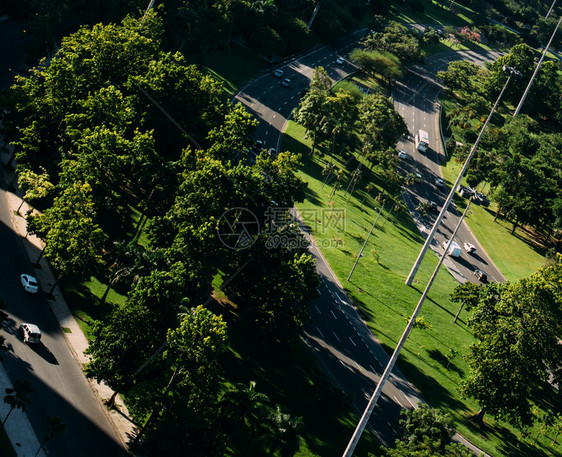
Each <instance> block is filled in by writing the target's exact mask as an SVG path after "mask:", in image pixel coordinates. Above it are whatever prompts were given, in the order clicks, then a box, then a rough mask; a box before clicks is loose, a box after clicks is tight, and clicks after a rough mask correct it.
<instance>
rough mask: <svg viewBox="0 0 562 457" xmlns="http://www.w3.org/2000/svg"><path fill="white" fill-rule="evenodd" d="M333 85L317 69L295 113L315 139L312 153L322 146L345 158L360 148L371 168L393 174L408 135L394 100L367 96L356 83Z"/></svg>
mask: <svg viewBox="0 0 562 457" xmlns="http://www.w3.org/2000/svg"><path fill="white" fill-rule="evenodd" d="M331 86H332V81H331V80H330V78H329V77H328V75H327V73H326V71H325V70H324V69H323V68H322V67H319V68H316V69H315V70H314V74H313V77H312V80H311V83H310V87H309V89H308V91H307V93H306V94H305V95H304V96H303V97H302V98H301V101H300V104H299V106H298V107H297V108H295V110H294V111H293V117H294V119H295V121H296V122H298V123H299V124H301V125H302V126H303V127H305V129H306V131H307V135H309V136H311V137H312V150H311V154H313V153H314V151H315V149H316V146H317V144H320V143H322V144H325V145H327V147H326V148H325V150H326V151H329V152H330V153H331V154H333V155H336V156H340V157H342V158H347V157H348V155H349V154H350V153H351V152H352V151H354V150H356V149H360V150H361V154H362V155H363V156H364V157H365V158H366V159H367V161H369V162H370V163H371V167H372V166H374V165H380V166H381V168H382V169H383V170H386V171H387V172H388V173H392V171H394V168H395V165H396V162H395V160H396V159H395V157H394V156H395V153H394V147H395V145H396V142H397V141H398V138H400V136H402V135H405V134H406V133H407V127H406V123H405V122H404V119H403V118H402V116H400V115H399V114H398V113H397V112H396V110H395V109H394V106H393V104H392V101H391V100H390V99H389V98H387V97H385V96H383V95H380V94H370V95H365V94H363V93H362V92H360V91H359V90H357V87H356V86H354V85H352V84H350V85H342V86H340V87H338V88H335V90H331ZM393 181H394V182H396V181H397V178H396V179H394V180H393Z"/></svg>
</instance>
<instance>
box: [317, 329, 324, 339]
mask: <svg viewBox="0 0 562 457" xmlns="http://www.w3.org/2000/svg"><path fill="white" fill-rule="evenodd" d="M316 330H318V333H320V335H322V338H324V334H323V333H322V332H321V331H320V329H319V328H318V327H316Z"/></svg>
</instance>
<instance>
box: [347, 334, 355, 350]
mask: <svg viewBox="0 0 562 457" xmlns="http://www.w3.org/2000/svg"><path fill="white" fill-rule="evenodd" d="M348 338H349V341H351V342H352V343H353V346H355V347H357V345H356V344H355V341H353V340H352V339H351V337H350V336H348Z"/></svg>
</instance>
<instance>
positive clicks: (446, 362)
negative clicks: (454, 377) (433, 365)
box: [427, 349, 464, 378]
mask: <svg viewBox="0 0 562 457" xmlns="http://www.w3.org/2000/svg"><path fill="white" fill-rule="evenodd" d="M427 354H428V355H429V357H430V358H431V359H432V360H435V361H436V362H437V363H439V364H440V365H441V366H442V367H443V368H445V369H446V370H450V371H453V372H455V373H457V374H458V375H459V376H460V377H461V378H462V377H463V376H464V371H463V370H461V369H460V368H459V367H458V366H457V365H455V363H454V362H453V361H451V360H450V359H448V358H447V357H446V356H445V354H443V353H442V352H441V351H440V350H438V349H430V350H429V351H427Z"/></svg>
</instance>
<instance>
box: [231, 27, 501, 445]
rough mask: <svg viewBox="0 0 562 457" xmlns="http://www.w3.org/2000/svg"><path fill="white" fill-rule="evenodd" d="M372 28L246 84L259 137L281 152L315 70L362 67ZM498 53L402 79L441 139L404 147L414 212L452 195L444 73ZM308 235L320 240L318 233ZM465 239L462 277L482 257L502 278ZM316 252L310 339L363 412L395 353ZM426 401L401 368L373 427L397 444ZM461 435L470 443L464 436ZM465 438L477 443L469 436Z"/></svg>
mask: <svg viewBox="0 0 562 457" xmlns="http://www.w3.org/2000/svg"><path fill="white" fill-rule="evenodd" d="M364 33H365V31H360V32H356V33H355V34H353V35H351V36H349V37H346V38H344V39H342V40H340V41H339V42H337V43H334V44H332V45H328V46H324V47H322V48H320V49H316V50H314V51H312V52H310V53H308V54H306V55H304V56H303V57H300V58H298V59H296V60H294V61H292V62H290V63H287V64H286V65H283V66H281V67H279V69H281V70H282V71H283V75H282V76H281V77H275V76H274V74H273V73H268V74H265V75H263V76H261V77H259V78H257V79H255V80H253V81H252V82H250V83H249V84H248V85H246V86H245V87H244V88H243V89H242V90H241V91H240V93H238V94H237V95H236V97H235V100H237V101H240V102H242V103H243V104H244V105H245V106H246V108H247V109H248V110H249V111H250V112H252V113H254V114H255V116H256V117H257V119H258V120H259V126H258V128H257V132H256V139H259V140H261V141H263V143H264V146H265V147H266V148H275V149H277V150H279V144H280V140H281V134H282V132H283V129H284V127H285V124H286V122H287V120H288V119H289V117H290V114H291V111H292V110H293V108H294V107H296V106H297V104H298V102H299V99H300V94H301V93H302V91H303V90H305V89H306V88H307V87H308V84H309V82H310V79H311V77H312V71H313V69H314V68H315V67H317V66H323V67H324V68H325V69H326V70H327V72H328V75H329V76H330V77H331V78H332V79H333V80H334V82H336V81H337V80H339V79H342V78H345V77H346V76H348V75H349V74H351V73H353V72H354V71H356V69H355V68H354V66H353V65H352V64H351V63H350V62H349V61H348V60H346V57H347V54H348V53H349V52H350V51H351V50H352V49H353V48H355V47H356V46H357V43H358V41H359V40H360V39H361V37H362V36H363V34H364ZM492 57H493V56H492V55H489V56H484V57H480V56H478V55H476V54H474V55H471V53H453V54H452V55H450V56H438V57H435V58H430V59H428V65H427V67H425V68H423V67H416V68H414V69H413V70H412V71H410V72H408V75H407V77H406V79H405V80H404V81H402V82H400V83H399V84H398V85H397V90H396V93H395V103H396V107H397V109H398V110H399V112H400V114H402V115H403V116H404V118H405V120H406V122H407V124H408V126H409V128H410V130H411V131H414V130H415V129H419V128H423V129H424V130H426V131H428V132H429V134H430V138H433V141H432V150H431V151H430V152H429V154H426V155H425V156H421V155H420V154H418V153H417V152H416V151H414V147H413V142H412V141H409V142H405V143H404V144H401V145H399V148H400V149H405V150H406V151H407V153H408V157H407V159H406V160H405V161H404V162H403V163H402V164H401V167H402V168H403V171H404V172H405V173H406V172H408V171H419V172H420V173H421V174H422V177H423V180H422V182H421V183H420V184H418V185H416V186H415V188H414V189H412V190H411V191H408V192H407V194H406V195H405V196H404V197H405V199H406V201H407V202H408V206H409V208H410V210H413V211H414V212H415V209H414V208H415V206H417V199H418V198H424V199H427V200H429V201H432V200H434V201H436V202H437V203H438V204H439V203H442V202H443V201H444V200H445V197H446V194H445V188H439V187H437V186H435V185H434V184H433V183H434V178H435V177H436V176H440V174H439V163H440V157H439V154H443V152H442V151H441V149H440V143H437V142H436V139H437V138H438V136H437V135H438V132H439V131H438V130H437V129H438V124H437V114H436V111H435V108H436V98H437V95H438V93H439V91H440V90H441V89H442V88H441V86H440V84H439V82H438V81H437V80H436V77H435V74H436V72H437V71H439V70H441V69H446V66H447V64H448V61H449V60H452V59H455V58H457V59H458V58H470V59H474V60H476V61H478V62H483V61H485V60H490V59H491V58H492ZM338 58H343V59H344V63H343V65H341V64H338V63H337V62H336V60H337V59H338ZM284 78H289V79H290V83H289V86H288V87H283V86H282V85H281V81H283V79H284ZM417 194H419V196H418V195H417ZM451 210H452V212H451V211H450V213H449V214H448V215H447V216H446V218H445V224H444V226H443V228H442V229H440V235H439V236H438V237H437V240H436V243H441V242H442V240H443V239H445V237H446V235H447V233H451V232H452V229H453V227H454V225H455V224H456V222H455V221H456V219H457V218H458V216H459V215H458V213H457V212H456V211H455V210H454V208H451ZM414 216H416V215H415V214H414ZM433 219H434V215H431V214H430V215H428V216H427V217H426V218H425V219H424V218H417V220H418V222H419V227H420V230H422V232H423V231H427V230H428V228H429V227H430V224H431V223H432V222H433ZM305 232H306V230H305ZM307 237H308V238H309V239H310V240H311V241H312V238H310V236H308V235H307ZM457 239H458V240H462V241H463V242H464V241H469V242H471V243H472V244H474V245H475V246H477V253H476V255H473V256H471V257H470V258H467V254H466V253H464V252H463V254H462V256H461V258H459V259H458V260H457V261H456V262H454V263H453V262H451V261H450V260H449V259H448V260H447V262H446V265H447V266H448V267H449V268H450V269H452V270H453V271H452V272H453V274H454V275H455V276H456V277H457V278H458V279H459V280H461V281H462V279H463V276H462V274H460V273H459V274H457V272H456V270H457V269H461V271H463V272H464V275H465V276H466V277H468V278H469V279H470V280H474V275H473V274H468V273H467V272H468V271H472V270H471V269H472V268H473V265H474V264H475V260H479V263H478V265H479V266H480V267H481V268H480V269H482V270H485V271H486V272H487V273H488V276H489V278H490V279H491V280H501V279H502V277H501V274H500V273H499V271H497V270H494V269H493V264H492V262H491V261H490V260H489V259H488V258H487V256H486V255H485V253H484V251H483V250H482V249H481V248H480V246H479V244H478V243H477V241H476V240H475V239H474V237H472V236H471V234H470V232H469V231H468V229H467V228H466V226H463V227H462V228H461V230H460V231H459V234H458V235H457ZM460 244H461V245H462V243H460ZM437 251H438V249H437ZM311 253H312V255H313V256H314V257H315V258H316V259H317V268H318V272H319V273H320V275H321V286H320V288H319V290H318V292H319V298H318V299H316V300H315V301H314V302H312V303H311V307H310V309H311V322H310V323H309V325H307V327H306V338H307V343H308V345H309V346H310V347H311V349H312V350H313V351H314V352H315V353H316V354H317V356H318V360H319V361H320V363H321V364H322V365H323V366H324V368H325V369H326V371H327V373H329V375H330V376H331V378H332V380H333V381H334V382H335V383H336V384H337V385H338V386H339V387H340V388H341V390H342V391H343V392H345V393H346V394H347V395H348V397H349V398H350V400H351V401H352V403H353V405H354V406H355V408H356V409H357V411H358V412H359V413H362V412H363V410H364V409H365V407H366V405H367V403H368V400H369V398H370V396H371V395H372V393H373V391H374V388H375V386H376V383H377V382H378V380H379V378H380V376H381V375H382V373H383V371H384V368H385V366H386V364H387V363H388V360H389V355H388V354H387V353H386V352H385V351H384V349H383V348H382V346H380V344H378V342H377V341H376V339H375V338H374V336H373V334H372V332H371V330H370V329H369V328H368V326H367V325H366V324H365V322H364V321H363V320H362V319H361V317H360V316H359V314H358V313H357V310H356V309H355V308H354V306H353V305H352V304H351V303H350V301H349V300H348V299H347V297H346V295H345V293H344V292H343V287H341V285H340V284H339V282H338V280H337V278H336V276H335V275H334V273H333V272H332V271H331V270H330V267H329V265H328V264H327V262H326V261H325V259H324V258H323V256H322V254H321V252H320V250H319V249H318V248H317V247H316V246H314V245H312V247H311ZM463 266H464V267H465V268H464V270H462V267H463ZM422 401H423V400H422V398H421V397H420V395H419V393H418V392H417V391H416V390H415V388H414V387H413V386H412V384H410V383H409V382H408V380H407V379H406V378H405V377H404V376H403V375H402V373H401V372H400V370H399V369H398V368H397V367H395V368H394V370H393V372H392V375H391V377H390V379H389V382H387V384H386V385H385V388H384V389H383V394H382V396H381V399H380V400H379V402H378V404H377V406H376V408H375V410H374V412H373V415H372V416H371V419H370V421H369V428H370V429H371V430H372V431H373V432H374V433H375V434H376V435H377V436H378V438H379V439H380V440H381V441H382V442H384V443H387V444H390V443H392V442H393V440H394V437H395V435H396V430H395V426H396V423H397V420H398V418H399V414H400V410H401V409H402V408H412V407H415V405H416V404H417V403H418V402H422ZM458 438H459V440H461V441H462V437H458ZM463 442H464V443H465V444H467V445H469V443H468V442H466V441H463ZM342 451H343V450H342Z"/></svg>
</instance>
